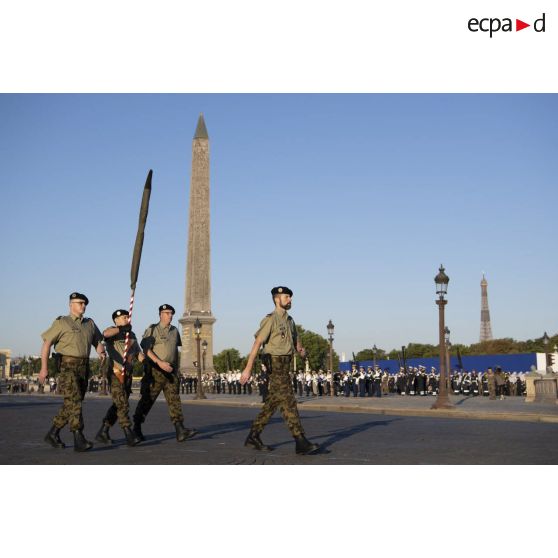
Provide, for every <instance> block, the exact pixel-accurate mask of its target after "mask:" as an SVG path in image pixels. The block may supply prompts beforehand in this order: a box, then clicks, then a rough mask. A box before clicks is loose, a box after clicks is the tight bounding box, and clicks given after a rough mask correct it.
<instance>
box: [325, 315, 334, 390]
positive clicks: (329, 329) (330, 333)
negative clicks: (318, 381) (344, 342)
mask: <svg viewBox="0 0 558 558" xmlns="http://www.w3.org/2000/svg"><path fill="white" fill-rule="evenodd" d="M334 329H335V326H334V325H333V322H332V321H331V320H329V323H328V324H327V334H328V336H329V371H330V372H331V384H330V386H329V395H330V396H331V397H333V396H334V395H335V388H334V382H333V330H334Z"/></svg>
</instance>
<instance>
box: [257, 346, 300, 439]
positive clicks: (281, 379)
mask: <svg viewBox="0 0 558 558" xmlns="http://www.w3.org/2000/svg"><path fill="white" fill-rule="evenodd" d="M291 362H292V357H291V356H290V355H285V356H271V357H269V360H268V364H269V366H268V372H269V394H268V396H267V399H266V400H265V403H264V405H263V408H262V410H261V412H260V414H259V415H258V416H257V417H256V419H255V420H254V422H253V423H252V430H253V431H254V432H257V433H258V434H259V433H260V432H261V431H262V430H263V429H264V427H265V425H266V424H267V423H268V422H269V419H270V418H271V417H272V416H273V414H274V413H275V411H277V409H279V410H280V411H281V414H282V415H283V419H284V420H285V422H286V423H287V426H288V428H289V430H290V431H291V434H292V435H293V436H301V435H303V434H304V430H303V428H302V424H301V423H300V417H299V415H298V408H297V406H296V399H295V396H294V391H293V383H292V381H291V376H290V370H291V367H292V366H291Z"/></svg>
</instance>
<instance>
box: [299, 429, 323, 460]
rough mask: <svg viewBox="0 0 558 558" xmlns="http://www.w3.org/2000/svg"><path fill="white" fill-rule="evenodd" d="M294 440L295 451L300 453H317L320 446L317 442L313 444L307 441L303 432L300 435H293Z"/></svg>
mask: <svg viewBox="0 0 558 558" xmlns="http://www.w3.org/2000/svg"><path fill="white" fill-rule="evenodd" d="M295 441H296V453H298V454H301V455H312V454H314V453H317V452H318V451H319V450H320V446H319V445H318V444H313V443H312V442H309V441H308V440H307V439H306V438H305V437H304V434H302V435H300V436H295Z"/></svg>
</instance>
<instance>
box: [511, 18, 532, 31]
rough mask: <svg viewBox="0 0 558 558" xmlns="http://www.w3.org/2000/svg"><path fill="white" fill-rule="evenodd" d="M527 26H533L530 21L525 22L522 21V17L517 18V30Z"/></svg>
mask: <svg viewBox="0 0 558 558" xmlns="http://www.w3.org/2000/svg"><path fill="white" fill-rule="evenodd" d="M526 27H531V25H530V24H529V23H525V22H524V21H521V20H520V19H516V20H515V30H516V31H521V30H522V29H525V28H526Z"/></svg>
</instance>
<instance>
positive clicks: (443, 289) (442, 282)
mask: <svg viewBox="0 0 558 558" xmlns="http://www.w3.org/2000/svg"><path fill="white" fill-rule="evenodd" d="M434 282H435V283H436V294H438V295H440V297H441V298H444V296H445V295H446V294H447V292H448V283H449V277H448V276H447V275H446V274H445V270H444V266H443V265H440V269H439V270H438V275H436V277H434Z"/></svg>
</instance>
